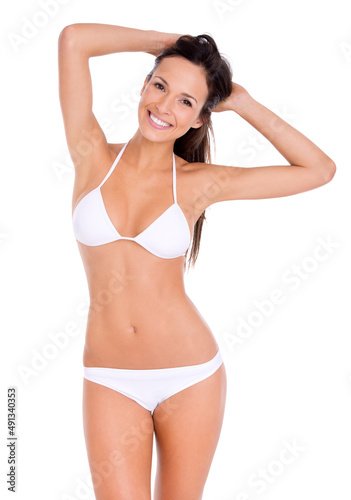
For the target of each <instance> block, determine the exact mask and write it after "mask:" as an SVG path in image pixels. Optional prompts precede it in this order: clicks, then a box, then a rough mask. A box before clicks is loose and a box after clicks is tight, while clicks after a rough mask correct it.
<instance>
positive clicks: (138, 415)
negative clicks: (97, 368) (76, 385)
mask: <svg viewBox="0 0 351 500" xmlns="http://www.w3.org/2000/svg"><path fill="white" fill-rule="evenodd" d="M83 380H84V381H83V425H84V436H85V442H86V448H87V453H88V460H89V466H90V472H91V477H92V482H93V485H94V492H95V496H96V500H111V499H112V498H115V499H117V498H118V500H151V487H150V477H151V461H152V445H153V432H154V424H153V419H152V416H151V412H150V411H148V410H147V409H146V408H144V407H143V406H141V405H139V404H138V403H137V402H135V401H134V400H132V399H130V398H128V397H127V396H124V395H123V394H120V393H119V392H117V391H115V390H113V389H110V388H108V387H105V386H103V385H100V384H97V383H95V382H92V381H90V380H87V379H85V378H84V379H83Z"/></svg>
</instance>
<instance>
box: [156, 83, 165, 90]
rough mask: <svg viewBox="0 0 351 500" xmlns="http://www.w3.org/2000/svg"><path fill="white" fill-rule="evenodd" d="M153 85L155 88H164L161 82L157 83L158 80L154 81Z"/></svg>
mask: <svg viewBox="0 0 351 500" xmlns="http://www.w3.org/2000/svg"><path fill="white" fill-rule="evenodd" d="M155 87H156V88H157V89H160V90H164V86H163V85H162V83H159V82H157V83H155Z"/></svg>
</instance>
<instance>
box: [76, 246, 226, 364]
mask: <svg viewBox="0 0 351 500" xmlns="http://www.w3.org/2000/svg"><path fill="white" fill-rule="evenodd" d="M78 247H79V251H80V254H81V257H82V260H83V265H84V268H85V272H86V276H87V281H88V287H89V295H90V307H89V314H88V321H87V330H86V338H85V347H84V354H83V364H84V366H95V367H106V368H122V369H156V368H173V367H178V366H188V365H195V364H200V363H205V362H207V361H209V360H210V359H212V358H213V357H214V356H215V355H216V353H217V351H218V345H217V342H216V340H215V338H214V336H213V333H212V332H211V329H210V328H209V326H208V324H207V323H206V321H205V320H204V318H203V317H202V315H201V314H200V312H199V311H198V310H197V308H196V307H195V305H194V304H193V302H192V301H191V300H190V298H189V297H188V295H187V294H186V292H185V287H184V263H185V257H184V256H181V257H176V258H173V259H163V258H160V257H157V256H155V255H153V254H152V253H150V252H148V251H147V250H146V249H145V248H143V247H142V246H140V245H138V243H136V242H135V241H130V240H118V241H115V242H111V243H108V244H105V245H101V246H96V247H91V246H86V245H83V244H81V243H79V242H78ZM189 251H190V250H189Z"/></svg>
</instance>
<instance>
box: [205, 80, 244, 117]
mask: <svg viewBox="0 0 351 500" xmlns="http://www.w3.org/2000/svg"><path fill="white" fill-rule="evenodd" d="M248 97H250V94H249V93H248V91H247V90H246V89H244V87H242V86H241V85H239V84H238V83H235V82H232V92H231V94H230V96H229V97H227V98H226V99H225V100H224V101H219V103H218V104H217V106H216V107H215V108H213V109H211V112H214V113H219V112H221V111H233V109H234V108H235V105H236V104H237V103H238V102H239V101H242V100H244V99H246V98H248Z"/></svg>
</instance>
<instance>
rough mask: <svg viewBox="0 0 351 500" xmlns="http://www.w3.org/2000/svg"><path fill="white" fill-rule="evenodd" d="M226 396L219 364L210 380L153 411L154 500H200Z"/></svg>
mask: <svg viewBox="0 0 351 500" xmlns="http://www.w3.org/2000/svg"><path fill="white" fill-rule="evenodd" d="M226 393H227V376H226V370H225V366H224V364H222V365H221V366H220V367H219V368H218V370H217V371H216V372H215V373H214V374H213V375H210V377H208V378H206V379H204V380H202V381H201V382H198V383H197V384H194V385H192V386H190V387H188V388H187V389H185V390H183V391H180V392H178V393H176V394H174V395H173V396H171V397H170V398H168V399H167V400H165V401H164V402H162V403H161V404H160V405H159V406H157V407H156V409H155V411H154V413H153V419H154V426H155V437H156V448H157V472H156V481H155V490H154V493H155V497H154V500H200V499H201V498H202V493H203V489H204V486H205V483H206V479H207V476H208V473H209V470H210V467H211V463H212V459H213V456H214V453H215V450H216V447H217V444H218V440H219V436H220V432H221V428H222V422H223V416H224V409H225V401H226ZM167 408H168V411H166V409H167Z"/></svg>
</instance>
